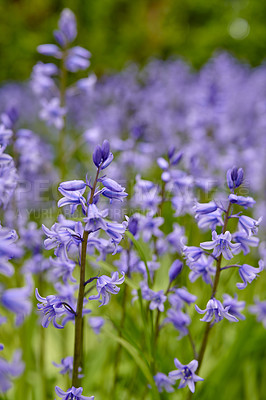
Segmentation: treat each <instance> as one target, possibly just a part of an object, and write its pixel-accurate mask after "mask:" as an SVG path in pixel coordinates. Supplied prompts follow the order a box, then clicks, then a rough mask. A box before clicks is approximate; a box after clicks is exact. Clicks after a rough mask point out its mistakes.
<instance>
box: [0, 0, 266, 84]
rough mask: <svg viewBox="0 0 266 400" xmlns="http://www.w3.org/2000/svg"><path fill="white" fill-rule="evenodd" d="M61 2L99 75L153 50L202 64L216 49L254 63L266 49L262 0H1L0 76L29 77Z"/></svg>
mask: <svg viewBox="0 0 266 400" xmlns="http://www.w3.org/2000/svg"><path fill="white" fill-rule="evenodd" d="M64 7H69V8H71V9H72V10H73V11H74V13H75V14H76V15H77V19H78V28H79V36H78V43H79V44H80V45H82V46H84V47H86V48H88V49H89V50H90V51H91V52H92V55H93V58H92V66H93V70H94V71H95V72H96V73H97V74H98V75H100V74H102V73H104V72H109V71H112V70H120V69H122V68H123V67H124V66H125V64H126V63H127V62H129V61H133V62H137V63H140V64H143V63H145V62H146V61H147V59H149V58H150V57H153V56H155V57H159V58H163V59H164V58H168V57H170V56H172V55H181V56H182V57H184V58H185V60H187V61H188V62H190V63H191V64H192V65H193V66H194V67H195V68H199V67H200V66H201V65H202V64H204V63H205V62H206V61H207V60H208V59H209V58H210V57H211V55H212V54H213V53H214V51H215V50H217V49H225V50H227V51H229V52H231V53H232V54H233V55H235V56H236V57H237V58H239V59H241V60H243V61H248V62H249V63H251V65H258V64H260V63H261V62H262V60H263V59H264V57H265V54H266V40H265V39H266V23H265V21H266V1H263V0H134V1H132V0H65V1H63V0H0V53H1V69H0V81H3V80H13V79H16V80H20V81H21V80H25V79H27V78H28V77H29V75H30V71H31V69H32V66H33V65H34V63H35V62H36V61H37V60H38V59H39V56H38V55H37V53H36V47H37V46H38V45H39V44H41V43H51V42H53V34H52V32H53V30H54V29H55V28H56V26H57V21H58V16H59V14H60V11H61V10H62V9H63V8H64Z"/></svg>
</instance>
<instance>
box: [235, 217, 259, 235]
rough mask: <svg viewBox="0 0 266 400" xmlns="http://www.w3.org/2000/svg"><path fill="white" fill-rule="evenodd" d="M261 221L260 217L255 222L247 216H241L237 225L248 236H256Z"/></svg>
mask: <svg viewBox="0 0 266 400" xmlns="http://www.w3.org/2000/svg"><path fill="white" fill-rule="evenodd" d="M261 221H262V217H260V218H259V219H258V220H257V221H256V220H255V219H253V218H251V217H248V216H247V215H241V216H240V217H239V225H240V226H241V228H243V230H244V231H245V232H246V233H247V235H248V236H251V235H252V234H253V235H256V234H257V233H258V227H259V225H260V222H261Z"/></svg>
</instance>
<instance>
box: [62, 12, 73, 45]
mask: <svg viewBox="0 0 266 400" xmlns="http://www.w3.org/2000/svg"><path fill="white" fill-rule="evenodd" d="M58 26H59V29H60V32H61V34H62V35H64V38H65V40H66V41H67V42H73V40H74V39H75V38H76V36H77V23H76V17H75V15H74V13H73V12H72V11H71V10H70V9H69V8H65V9H64V10H63V11H62V12H61V15H60V19H59V22H58ZM60 44H61V45H62V43H60Z"/></svg>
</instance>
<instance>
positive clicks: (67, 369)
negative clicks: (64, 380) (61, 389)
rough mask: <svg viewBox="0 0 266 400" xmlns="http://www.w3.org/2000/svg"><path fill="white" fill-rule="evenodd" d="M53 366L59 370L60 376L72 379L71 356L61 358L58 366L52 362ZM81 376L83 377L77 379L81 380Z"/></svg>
mask: <svg viewBox="0 0 266 400" xmlns="http://www.w3.org/2000/svg"><path fill="white" fill-rule="evenodd" d="M53 365H54V366H55V367H57V368H61V371H60V374H62V375H65V374H68V376H69V378H71V377H72V374H73V357H72V356H68V357H65V358H62V360H61V363H60V364H57V363H55V362H53ZM79 372H81V368H80V367H79ZM82 376H83V375H79V378H82Z"/></svg>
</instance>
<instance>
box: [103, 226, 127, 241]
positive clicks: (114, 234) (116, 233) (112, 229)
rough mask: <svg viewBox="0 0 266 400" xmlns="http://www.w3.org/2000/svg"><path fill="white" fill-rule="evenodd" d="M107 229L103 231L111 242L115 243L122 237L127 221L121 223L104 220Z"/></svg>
mask: <svg viewBox="0 0 266 400" xmlns="http://www.w3.org/2000/svg"><path fill="white" fill-rule="evenodd" d="M106 226H107V229H106V230H105V232H106V233H107V235H108V236H109V237H110V238H111V240H112V242H113V243H114V244H115V245H117V244H119V243H120V242H121V240H122V239H123V234H124V233H125V231H126V228H127V222H126V221H123V222H122V224H119V223H118V222H109V221H108V222H106Z"/></svg>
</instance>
